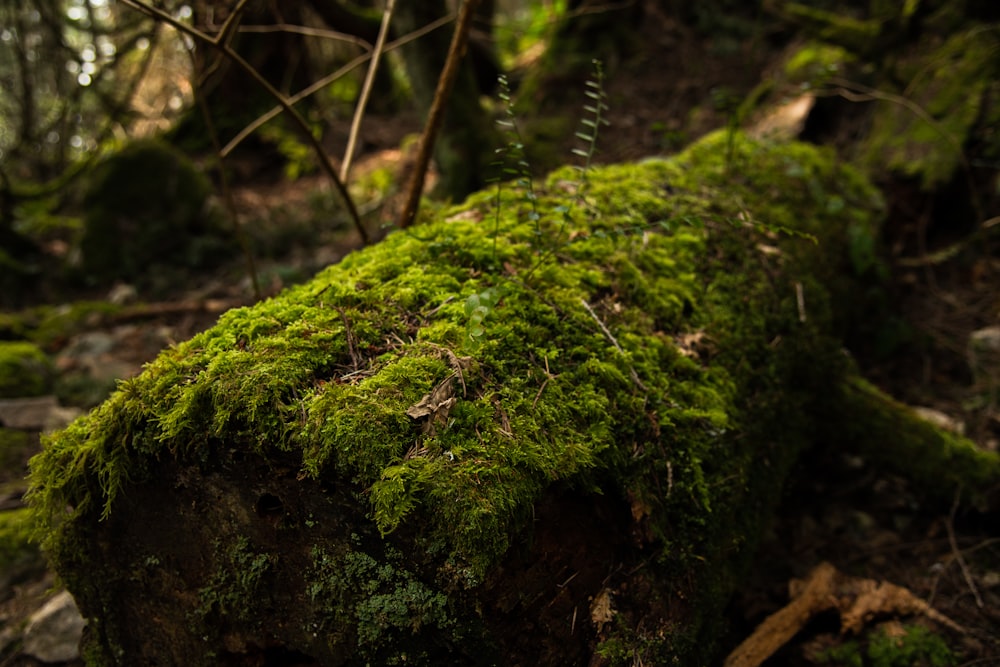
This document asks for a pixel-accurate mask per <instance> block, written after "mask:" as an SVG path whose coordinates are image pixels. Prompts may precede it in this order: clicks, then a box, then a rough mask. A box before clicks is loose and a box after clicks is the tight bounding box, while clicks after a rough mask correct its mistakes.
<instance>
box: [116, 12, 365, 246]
mask: <svg viewBox="0 0 1000 667" xmlns="http://www.w3.org/2000/svg"><path fill="white" fill-rule="evenodd" d="M122 2H123V4H125V5H128V6H129V7H132V8H133V9H137V10H139V11H140V12H142V13H144V14H146V15H147V16H150V17H152V18H155V19H159V20H161V21H164V22H165V23H167V24H169V25H171V26H172V27H174V28H175V29H177V30H179V31H181V32H183V33H184V34H186V35H188V36H189V37H192V38H194V39H196V40H198V41H200V42H203V43H205V44H208V45H209V46H211V47H212V48H214V49H218V50H220V51H221V52H222V53H223V54H224V55H225V56H227V57H228V58H229V59H230V60H231V61H232V62H233V63H235V64H236V65H237V66H238V67H239V68H240V69H242V70H243V71H244V72H245V73H246V74H248V75H249V76H250V77H251V78H253V80H254V81H256V82H257V83H258V84H260V86H261V87H263V88H264V90H266V91H267V93H268V94H269V95H270V96H271V97H273V98H274V99H275V100H276V101H277V102H278V104H279V105H281V108H282V110H283V111H285V112H286V113H287V114H288V115H289V116H291V118H292V120H293V121H295V124H296V125H298V126H299V129H300V130H301V131H302V133H303V134H304V135H305V139H306V141H308V142H309V145H310V146H311V147H312V149H313V152H314V153H315V154H316V157H317V158H318V159H319V163H320V166H321V167H322V168H323V171H325V172H326V173H327V176H329V177H330V180H331V181H332V182H333V185H334V187H335V188H336V190H337V193H338V194H339V195H340V198H341V199H342V200H343V203H344V206H345V207H346V208H347V213H348V215H349V216H350V218H351V221H352V222H353V223H354V226H355V228H356V229H357V230H358V234H360V235H361V241H362V243H365V244H367V243H368V232H367V231H366V230H365V227H364V225H362V224H361V218H360V217H359V216H358V210H357V207H355V205H354V200H353V199H351V195H350V193H349V192H348V191H347V188H346V187H345V186H344V183H343V181H341V180H340V177H339V176H338V175H337V170H336V168H334V166H333V163H332V162H331V161H330V156H329V155H327V154H326V151H324V150H323V146H322V145H321V144H320V143H319V140H318V139H317V138H316V137H315V136H314V135H313V133H312V130H311V129H310V128H309V124H308V123H306V121H305V119H304V118H303V117H302V115H301V114H299V112H298V111H296V110H295V108H294V107H292V105H291V104H289V102H288V100H287V99H286V98H285V96H284V95H282V94H281V93H280V92H279V91H278V90H277V89H276V88H275V87H274V86H272V85H271V83H270V82H269V81H268V80H267V79H265V78H264V77H263V76H262V75H261V73H260V72H258V71H257V70H256V69H255V68H254V67H253V65H251V64H250V63H248V62H247V61H246V60H244V59H243V56H241V55H240V54H239V53H237V52H236V51H234V50H233V49H232V47H230V46H229V45H228V44H226V43H224V42H222V41H220V40H219V39H217V38H213V37H210V36H208V35H206V34H205V33H203V32H201V31H200V30H198V29H196V28H192V27H191V26H189V25H187V24H185V23H182V22H181V21H178V20H177V19H175V18H174V17H173V16H171V15H170V14H168V13H166V12H164V11H163V10H161V9H157V8H156V7H152V6H150V5H147V4H145V3H144V2H140V1H139V0H122ZM241 4H242V3H241ZM227 25H228V24H227ZM225 27H226V26H223V28H225ZM225 35H226V33H225V32H223V33H220V34H219V37H224V36H225Z"/></svg>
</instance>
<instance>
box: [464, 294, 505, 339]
mask: <svg viewBox="0 0 1000 667" xmlns="http://www.w3.org/2000/svg"><path fill="white" fill-rule="evenodd" d="M499 301H500V290H499V289H497V288H496V287H491V288H489V289H485V290H483V291H482V292H480V293H478V294H473V295H472V296H470V297H469V298H468V299H466V300H465V315H466V317H468V318H469V326H468V338H469V342H470V343H471V344H472V346H473V347H478V346H479V343H480V342H481V341H482V338H483V336H484V335H485V334H486V329H485V328H484V327H483V320H485V319H486V318H487V317H488V316H489V315H490V313H492V312H493V310H494V309H495V308H496V307H497V303H498V302H499Z"/></svg>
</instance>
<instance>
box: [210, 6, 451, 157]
mask: <svg viewBox="0 0 1000 667" xmlns="http://www.w3.org/2000/svg"><path fill="white" fill-rule="evenodd" d="M454 18H455V17H454V16H453V15H451V14H449V15H448V16H442V17H441V18H439V19H438V20H436V21H434V22H432V23H428V24H427V25H425V26H424V27H423V28H420V29H419V30H414V31H413V32H411V33H409V34H407V35H404V36H403V37H400V38H399V39H395V40H393V41H392V42H390V43H389V44H387V45H386V47H385V49H384V52H385V53H388V52H390V51H395V50H396V49H398V48H400V47H401V46H405V45H406V44H409V43H410V42H412V41H413V40H415V39H419V38H420V37H423V36H424V35H426V34H427V33H429V32H432V31H434V30H437V29H438V28H440V27H441V26H443V25H445V24H446V23H450V22H451V21H453V20H454ZM368 48H369V53H365V54H362V55H360V56H358V57H357V58H355V59H354V60H352V61H350V62H349V63H347V64H345V65H344V66H343V67H341V68H340V69H338V70H336V71H335V72H332V73H331V74H327V75H326V76H324V77H323V78H322V79H320V80H318V81H316V82H315V83H312V84H310V85H309V86H307V87H306V88H303V89H302V90H300V91H299V92H297V93H295V94H294V95H292V96H291V97H289V98H288V103H289V104H298V103H299V102H301V101H302V100H304V99H305V98H307V97H309V96H311V95H314V94H316V93H317V92H319V91H321V90H323V89H325V88H326V87H327V86H329V85H330V84H331V83H333V82H334V81H336V80H337V79H339V78H340V77H342V76H345V75H347V74H349V73H351V72H352V71H354V69H356V68H358V67H360V66H361V65H364V64H365V63H366V62H368V61H369V60H371V58H372V53H371V51H372V49H371V46H370V45H369V47H368ZM281 111H282V109H281V106H276V107H274V108H272V109H270V110H269V111H267V112H266V113H263V114H261V115H260V116H259V117H258V118H257V119H256V120H254V121H253V122H252V123H250V124H249V125H247V126H246V127H244V128H243V129H242V130H240V131H239V132H237V134H236V136H235V137H233V138H232V139H230V140H229V143H228V144H226V145H225V147H224V148H223V149H222V152H223V154H224V155H228V154H229V153H232V152H233V151H234V150H236V147H237V146H239V145H240V143H241V142H242V141H243V140H244V139H246V138H247V137H249V136H250V135H251V134H253V133H254V131H256V130H257V129H258V128H259V127H260V126H261V125H263V124H264V123H266V122H268V121H269V120H271V119H272V118H274V117H275V116H277V115H278V114H280V113H281Z"/></svg>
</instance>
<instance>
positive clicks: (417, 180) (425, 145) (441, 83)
mask: <svg viewBox="0 0 1000 667" xmlns="http://www.w3.org/2000/svg"><path fill="white" fill-rule="evenodd" d="M478 4H479V0H465V2H463V3H462V8H461V9H460V10H459V12H458V25H456V26H455V34H454V36H453V37H452V40H451V48H449V49H448V58H447V60H445V63H444V69H443V70H442V71H441V78H439V79H438V85H437V89H436V90H435V91H434V102H433V103H432V104H431V109H430V112H429V113H428V115H427V124H426V125H425V126H424V132H423V135H421V137H420V148H419V150H418V151H417V159H416V163H415V164H414V167H413V174H412V176H411V177H410V183H409V186H408V187H407V194H406V203H405V204H404V205H403V212H402V214H401V215H400V218H399V226H400V227H401V228H403V229H406V228H407V227H409V226H410V225H411V224H413V220H414V219H415V218H416V217H417V209H418V208H419V206H420V194H421V192H423V189H424V179H425V178H426V176H427V165H428V164H429V163H430V160H431V151H432V150H433V148H434V143H435V141H436V140H437V134H438V131H439V130H440V129H441V122H442V121H443V120H444V111H445V104H446V103H447V101H448V98H449V97H450V96H451V89H452V86H453V85H454V83H455V77H456V75H457V74H458V65H459V63H460V62H462V56H464V55H465V44H466V42H467V40H468V36H469V27H470V26H471V25H472V15H473V14H474V13H475V9H476V5H478Z"/></svg>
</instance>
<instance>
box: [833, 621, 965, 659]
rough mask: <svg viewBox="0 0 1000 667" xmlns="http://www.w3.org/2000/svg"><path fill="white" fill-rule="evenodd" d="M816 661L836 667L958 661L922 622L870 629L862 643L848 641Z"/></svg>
mask: <svg viewBox="0 0 1000 667" xmlns="http://www.w3.org/2000/svg"><path fill="white" fill-rule="evenodd" d="M863 644H867V646H863ZM866 658H867V659H866ZM816 661H817V662H818V663H819V664H821V665H836V666H838V667H840V666H844V667H952V665H955V664H956V662H957V661H956V659H955V654H954V653H953V652H952V651H951V649H949V648H948V645H947V643H945V641H944V639H942V638H941V637H940V636H939V635H937V634H934V633H933V632H931V631H930V630H928V629H927V628H925V627H924V626H922V625H900V624H899V623H888V624H885V625H883V626H881V627H879V628H878V629H876V630H873V631H871V632H869V633H868V634H867V637H865V641H864V642H858V641H847V642H844V643H842V644H839V645H837V646H834V647H832V648H829V649H827V650H825V651H823V652H822V653H820V654H819V655H817V656H816Z"/></svg>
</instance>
